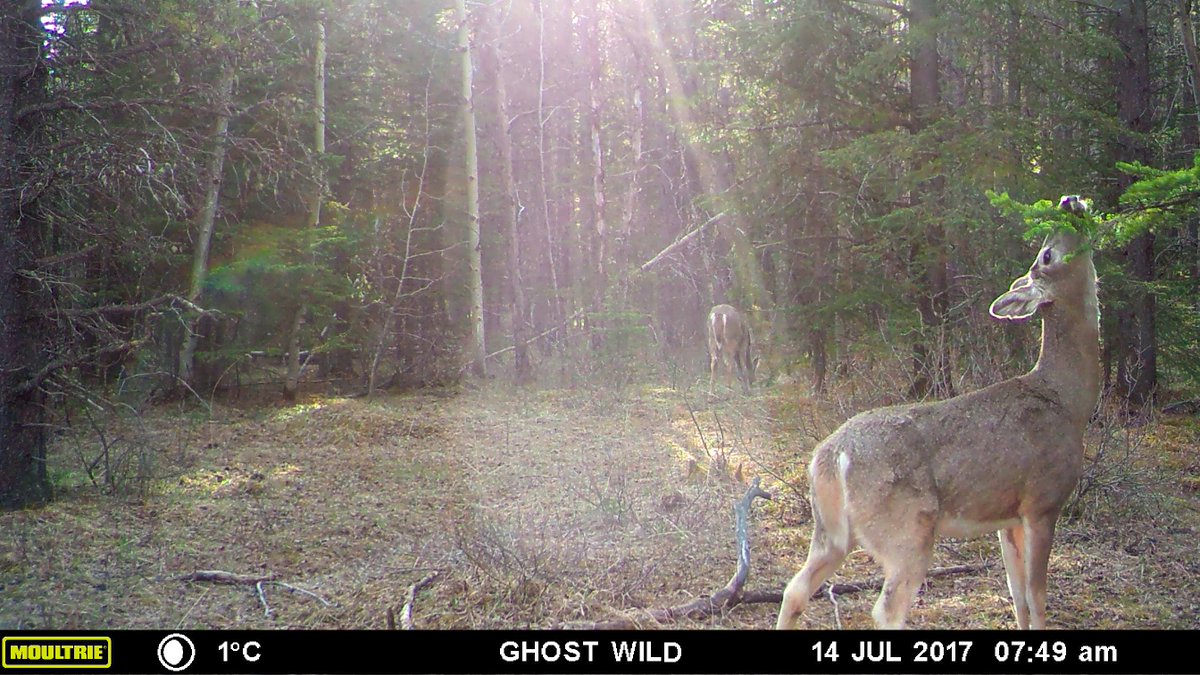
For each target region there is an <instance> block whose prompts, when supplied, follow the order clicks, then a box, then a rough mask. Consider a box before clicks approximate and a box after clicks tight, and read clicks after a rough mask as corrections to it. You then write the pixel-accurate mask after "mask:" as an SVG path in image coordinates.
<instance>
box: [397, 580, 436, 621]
mask: <svg viewBox="0 0 1200 675" xmlns="http://www.w3.org/2000/svg"><path fill="white" fill-rule="evenodd" d="M438 574H439V573H438V572H434V573H432V574H429V575H427V576H426V577H425V578H423V579H421V580H420V581H418V582H417V583H415V584H413V585H412V586H409V587H408V601H407V602H405V603H404V608H403V609H401V610H400V627H401V628H403V629H404V630H412V629H413V618H412V606H413V603H414V602H416V601H417V593H419V592H420V591H421V589H422V588H425V587H426V586H428V585H429V584H431V583H433V581H434V579H437V578H438ZM389 616H390V614H389ZM394 626H395V619H392V627H394Z"/></svg>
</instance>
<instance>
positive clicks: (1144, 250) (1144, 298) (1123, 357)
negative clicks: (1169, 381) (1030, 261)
mask: <svg viewBox="0 0 1200 675" xmlns="http://www.w3.org/2000/svg"><path fill="white" fill-rule="evenodd" d="M1111 22H1112V23H1111V31H1112V35H1113V37H1114V38H1115V39H1116V41H1117V44H1118V45H1119V47H1120V50H1121V51H1120V54H1118V55H1116V56H1115V57H1114V58H1113V59H1112V61H1111V75H1112V78H1113V85H1114V89H1115V93H1116V100H1117V117H1118V118H1119V119H1120V121H1121V124H1122V126H1123V127H1124V130H1123V133H1122V134H1121V135H1120V136H1119V137H1118V138H1117V140H1116V143H1115V147H1114V149H1113V150H1114V152H1113V154H1114V157H1115V159H1117V160H1121V161H1127V162H1129V161H1138V162H1145V163H1148V162H1149V160H1150V151H1149V147H1148V146H1147V144H1146V134H1148V133H1149V132H1150V131H1151V130H1152V126H1151V125H1152V122H1153V119H1152V117H1151V112H1152V111H1151V108H1150V101H1151V89H1150V84H1151V80H1150V30H1149V23H1148V17H1147V12H1146V2H1145V0H1122V1H1121V2H1118V3H1116V11H1115V12H1113V14H1112V17H1111ZM1131 182H1132V178H1130V177H1128V176H1125V175H1118V176H1117V180H1116V183H1115V184H1114V193H1113V195H1111V198H1112V202H1113V203H1115V202H1116V197H1117V196H1119V195H1120V193H1121V192H1123V191H1124V190H1125V188H1127V187H1128V186H1129V184H1130V183H1131ZM1120 259H1121V261H1122V262H1123V263H1124V265H1125V272H1126V275H1127V277H1128V278H1129V280H1130V281H1131V282H1133V283H1132V284H1130V285H1129V287H1128V289H1127V292H1126V297H1125V298H1124V302H1119V303H1118V307H1119V309H1118V310H1117V322H1116V330H1117V333H1118V335H1117V339H1116V349H1115V350H1114V352H1115V353H1114V354H1113V355H1112V358H1115V359H1117V363H1116V366H1117V367H1116V370H1117V381H1116V383H1115V384H1116V388H1117V392H1118V393H1119V394H1120V395H1121V396H1122V397H1123V398H1124V399H1125V400H1126V402H1127V403H1128V404H1129V405H1130V406H1134V407H1140V406H1143V405H1146V404H1148V403H1150V402H1151V401H1152V399H1153V397H1154V393H1155V390H1156V389H1157V387H1158V340H1157V335H1156V332H1155V325H1154V321H1155V318H1154V317H1155V298H1154V294H1153V293H1152V292H1151V291H1150V290H1149V289H1148V288H1147V284H1148V283H1149V282H1152V281H1154V278H1155V264H1154V234H1153V233H1150V232H1147V233H1146V234H1143V235H1141V236H1139V237H1137V238H1136V239H1134V240H1133V241H1131V242H1129V244H1128V245H1127V246H1126V247H1125V249H1124V250H1123V251H1121V254H1120Z"/></svg>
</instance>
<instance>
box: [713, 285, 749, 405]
mask: <svg viewBox="0 0 1200 675" xmlns="http://www.w3.org/2000/svg"><path fill="white" fill-rule="evenodd" d="M751 352H752V347H751V339H750V324H749V323H748V322H747V321H746V317H745V316H743V315H742V313H741V312H739V311H738V310H737V309H735V308H734V307H733V306H732V305H717V306H715V307H713V308H712V309H711V310H709V312H708V393H709V395H710V396H711V395H712V393H713V385H714V384H715V382H716V379H717V367H718V366H720V365H723V366H724V367H725V370H726V374H727V379H728V380H729V382H730V386H731V387H732V385H733V372H734V370H735V369H736V370H737V377H738V379H739V380H741V382H742V386H743V388H744V389H745V391H746V392H747V393H749V392H750V387H752V386H754V371H755V369H757V367H758V359H756V358H752V354H751Z"/></svg>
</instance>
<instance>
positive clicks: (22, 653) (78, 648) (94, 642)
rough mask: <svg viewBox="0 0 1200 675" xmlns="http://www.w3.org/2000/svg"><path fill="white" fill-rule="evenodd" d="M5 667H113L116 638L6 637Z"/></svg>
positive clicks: (4, 647)
mask: <svg viewBox="0 0 1200 675" xmlns="http://www.w3.org/2000/svg"><path fill="white" fill-rule="evenodd" d="M3 663H4V667H5V668H37V669H43V670H44V669H49V668H110V667H112V638H108V637H49V636H47V637H38V636H32V635H31V636H24V635H22V636H20V637H6V638H4V643H3Z"/></svg>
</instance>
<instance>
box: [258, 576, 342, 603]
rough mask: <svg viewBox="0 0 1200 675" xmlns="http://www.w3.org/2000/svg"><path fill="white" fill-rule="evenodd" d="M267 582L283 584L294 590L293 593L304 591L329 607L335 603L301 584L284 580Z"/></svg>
mask: <svg viewBox="0 0 1200 675" xmlns="http://www.w3.org/2000/svg"><path fill="white" fill-rule="evenodd" d="M267 583H271V584H275V585H276V586H282V587H284V588H286V589H288V590H289V591H292V592H293V593H303V594H305V595H307V596H310V597H312V598H315V599H316V600H318V601H320V603H321V604H322V605H325V606H326V607H329V606H331V605H332V604H333V603H331V602H329V601H328V600H326V599H325V598H322V597H321V596H319V595H317V594H316V593H313V592H312V591H310V590H306V589H303V588H300V587H299V586H293V585H291V584H288V583H284V582H282V581H270V582H267Z"/></svg>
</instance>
